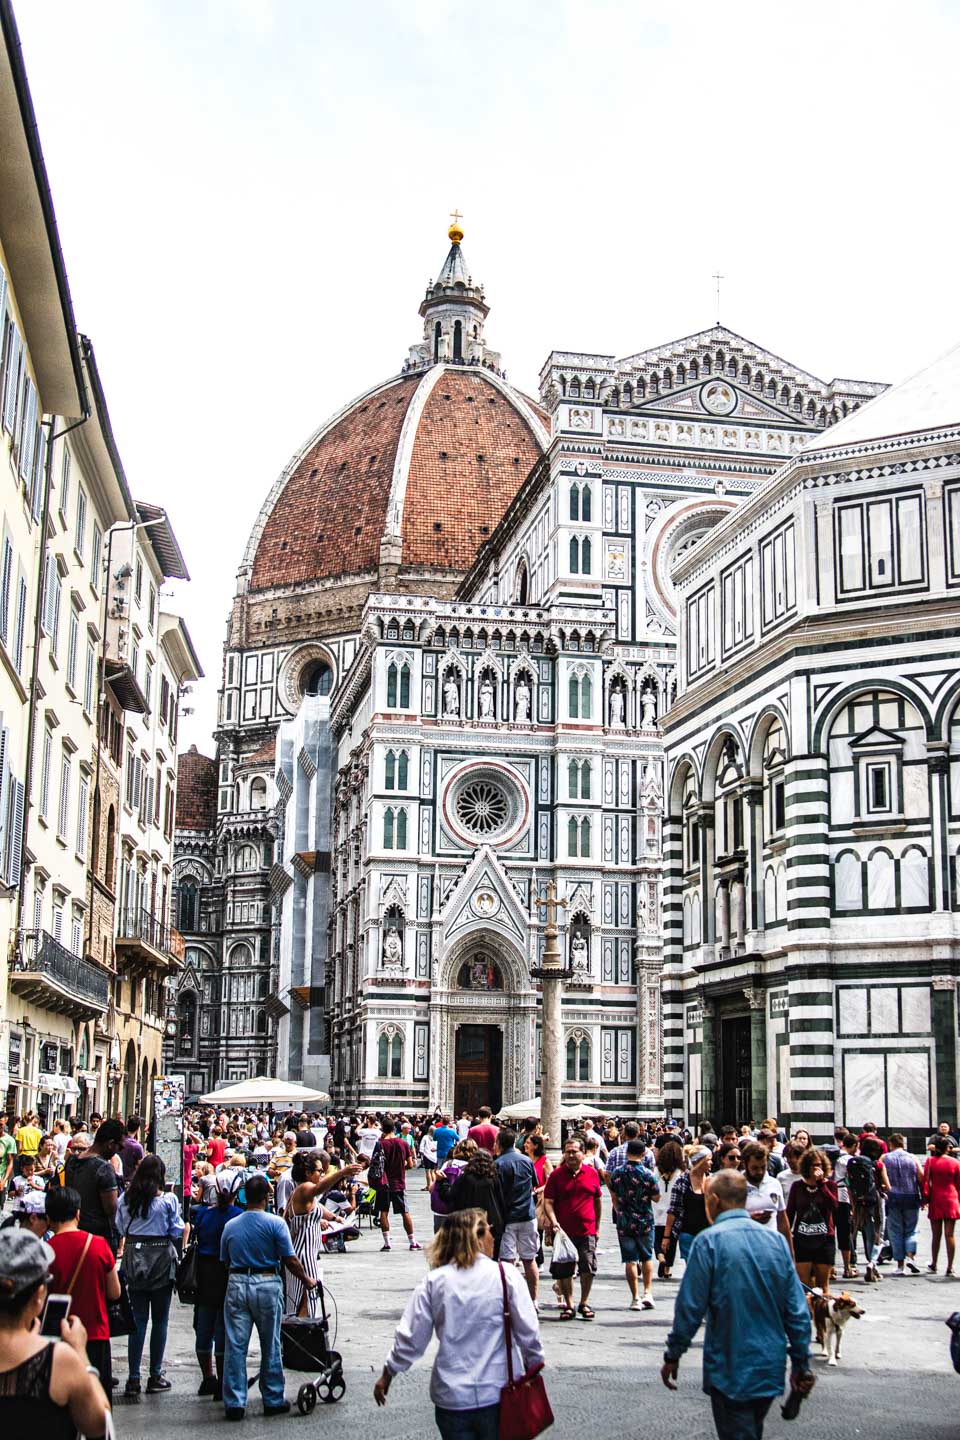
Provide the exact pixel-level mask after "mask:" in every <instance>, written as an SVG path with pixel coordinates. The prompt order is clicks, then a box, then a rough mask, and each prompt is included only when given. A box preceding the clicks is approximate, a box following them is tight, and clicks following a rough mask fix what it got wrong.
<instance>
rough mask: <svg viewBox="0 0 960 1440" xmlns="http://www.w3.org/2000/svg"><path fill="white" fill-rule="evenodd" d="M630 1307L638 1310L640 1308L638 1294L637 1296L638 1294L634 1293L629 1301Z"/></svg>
mask: <svg viewBox="0 0 960 1440" xmlns="http://www.w3.org/2000/svg"><path fill="white" fill-rule="evenodd" d="M630 1309H631V1310H639V1309H640V1296H639V1295H634V1297H633V1299H632V1300H631V1301H630Z"/></svg>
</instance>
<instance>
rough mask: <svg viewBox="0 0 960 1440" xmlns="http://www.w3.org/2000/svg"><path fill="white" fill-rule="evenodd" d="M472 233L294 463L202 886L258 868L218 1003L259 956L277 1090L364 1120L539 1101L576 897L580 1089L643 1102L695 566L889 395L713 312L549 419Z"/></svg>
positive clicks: (278, 504) (227, 692) (605, 376)
mask: <svg viewBox="0 0 960 1440" xmlns="http://www.w3.org/2000/svg"><path fill="white" fill-rule="evenodd" d="M462 239H463V232H462V230H461V229H460V228H459V227H458V226H456V225H455V226H454V227H452V228H451V230H450V233H449V240H450V248H449V252H448V254H447V257H446V260H445V262H444V265H443V267H442V269H441V272H440V276H439V278H438V279H437V280H436V281H431V282H430V284H429V285H428V287H427V290H426V293H425V296H424V298H423V301H422V303H421V305H420V318H421V320H422V338H420V339H418V341H417V343H416V344H414V345H413V346H412V347H411V349H410V351H409V354H408V356H407V358H406V359H405V361H404V363H403V366H402V368H401V370H400V371H399V373H398V374H396V375H394V376H393V377H391V378H390V379H388V380H386V381H384V382H383V383H382V384H380V385H378V386H375V387H373V388H372V389H371V390H369V391H367V392H365V394H364V395H362V396H361V397H360V398H359V399H357V400H355V401H353V402H351V404H349V405H348V406H346V407H345V408H344V409H343V410H341V411H339V412H338V413H337V414H336V415H335V416H334V417H333V418H332V420H330V421H329V422H327V423H326V424H325V425H323V426H321V428H320V429H319V430H318V431H317V432H316V433H315V434H314V435H313V436H312V437H311V438H310V439H309V441H308V442H307V443H306V444H305V445H304V446H303V447H302V448H301V449H300V450H299V451H298V452H297V453H296V454H295V455H294V457H293V459H292V460H291V461H290V463H289V464H288V465H287V466H286V468H285V469H284V471H283V472H282V474H281V475H280V477H279V478H278V480H277V481H276V483H275V484H274V486H273V488H272V490H271V492H270V494H269V495H268V498H267V501H266V503H265V504H264V507H263V509H262V511H261V514H260V516H259V518H258V520H257V523H256V525H255V526H254V529H253V533H252V535H251V537H250V541H249V544H248V547H247V551H246V554H245V556H244V559H243V564H242V566H241V568H240V572H239V576H238V585H237V592H236V596H235V599H234V604H233V609H232V613H231V617H230V623H229V629H228V637H227V645H226V648H225V655H224V670H223V684H222V691H221V697H220V715H219V728H218V732H217V755H216V785H217V795H216V804H217V818H216V825H215V844H214V851H215V859H214V864H213V874H214V877H217V876H220V877H222V876H224V875H226V874H227V873H229V872H230V871H233V870H236V869H237V868H238V867H240V866H251V867H253V870H254V871H255V873H256V875H257V876H258V877H259V879H260V882H261V892H260V893H262V896H263V898H262V900H257V901H254V900H253V899H251V900H250V901H249V902H248V904H247V909H246V910H245V911H244V910H241V909H238V908H237V907H236V906H231V904H230V903H227V904H225V906H224V908H223V914H222V921H221V930H220V932H219V934H218V935H217V936H216V937H214V938H213V940H212V941H211V944H210V945H209V947H208V948H209V950H210V952H211V953H212V954H213V953H215V954H216V957H217V958H216V960H215V962H214V963H216V964H218V965H219V966H220V968H221V971H222V985H221V990H220V993H221V994H223V995H226V994H228V993H229V976H230V972H231V968H232V966H233V959H232V957H233V956H234V955H235V954H236V953H238V952H239V954H240V955H241V956H242V957H243V964H244V966H246V965H247V963H248V957H249V956H251V955H252V956H253V963H254V967H255V968H256V969H257V970H258V973H259V974H262V975H263V976H264V977H265V981H264V983H265V990H266V999H265V1001H264V1010H265V1012H266V1015H267V1017H268V1018H267V1024H268V1027H269V1029H268V1040H269V1044H270V1045H272V1046H273V1047H274V1049H273V1052H272V1053H273V1054H275V1055H276V1057H277V1058H276V1064H277V1066H278V1068H279V1069H280V1071H281V1073H287V1074H289V1075H290V1076H291V1077H292V1078H297V1079H303V1080H305V1081H307V1082H308V1083H313V1084H317V1085H320V1086H322V1088H324V1089H328V1090H330V1091H331V1092H332V1093H333V1095H334V1097H335V1098H336V1100H337V1101H339V1102H342V1103H347V1104H351V1105H355V1104H368V1105H371V1106H374V1105H376V1106H378V1107H383V1106H391V1105H393V1106H398V1105H404V1106H406V1107H417V1108H419V1107H424V1106H426V1105H428V1104H433V1103H437V1104H443V1105H447V1106H456V1107H457V1108H460V1107H463V1106H471V1107H472V1106H476V1105H479V1104H481V1103H483V1102H484V1101H487V1102H489V1103H491V1104H498V1103H500V1102H504V1103H508V1102H511V1101H518V1100H522V1099H525V1098H527V1097H529V1096H531V1095H532V1094H533V1093H534V1092H535V1090H536V1086H537V1081H538V1074H539V1054H538V1051H539V1044H540V1026H539V988H538V982H537V979H536V978H535V974H534V973H533V972H535V971H536V968H537V965H538V960H539V957H540V954H541V951H542V946H543V930H544V923H545V915H544V907H543V905H542V901H543V898H544V892H545V888H546V885H547V882H548V881H550V880H553V881H554V882H555V885H556V889H557V893H558V895H559V897H560V900H561V919H560V925H561V943H562V945H563V948H564V954H565V957H566V967H567V980H566V987H565V994H564V1000H563V1022H564V1049H565V1059H566V1070H565V1074H566V1087H565V1094H566V1096H567V1097H568V1098H584V1099H587V1098H589V1099H590V1100H591V1102H595V1103H596V1104H597V1105H598V1107H600V1108H603V1109H624V1108H631V1109H637V1108H639V1109H641V1110H642V1111H645V1112H648V1113H651V1114H652V1113H655V1112H657V1111H659V1109H660V1108H661V1107H662V1104H663V1057H662V1041H661V1014H660V972H661V967H662V960H663V955H662V939H661V935H662V925H661V903H662V867H663V851H662V815H663V805H664V783H665V781H664V771H663V744H662V734H661V722H662V719H663V716H664V714H665V712H666V710H667V709H668V707H669V706H670V705H671V703H672V701H673V699H674V696H675V693H676V685H677V675H676V643H677V642H676V636H677V624H678V602H677V592H676V589H675V584H674V579H673V570H674V567H675V565H676V564H677V563H678V562H682V561H683V559H684V557H685V556H686V554H687V553H688V552H689V551H690V550H691V549H692V547H693V546H694V545H696V544H697V542H698V541H699V540H700V539H701V538H702V537H703V536H704V535H705V534H706V533H707V532H708V531H709V530H711V529H712V527H713V526H715V525H716V524H718V523H719V522H723V521H724V520H726V518H727V517H728V516H729V515H730V513H731V512H732V511H734V510H735V509H736V507H737V506H738V505H740V504H741V503H743V502H744V501H745V500H748V499H749V498H750V497H751V496H753V495H754V493H755V492H756V491H757V490H758V489H759V488H760V487H761V486H762V485H763V484H764V483H765V482H766V481H768V480H769V479H770V478H771V477H772V476H774V475H775V474H776V473H777V472H778V471H779V470H780V469H781V468H782V467H783V465H784V464H785V463H787V462H789V460H790V457H791V456H794V455H796V454H797V453H798V452H799V451H801V450H802V448H803V447H804V446H805V445H806V444H807V443H808V442H809V441H810V440H811V439H812V438H814V437H816V436H819V435H821V434H822V432H823V431H825V430H826V429H827V428H828V427H829V426H830V425H832V424H833V423H835V422H837V421H838V420H841V419H842V418H843V417H844V416H845V415H848V414H850V413H851V412H852V411H854V410H856V409H857V408H858V407H859V405H860V404H861V403H862V402H863V401H864V400H865V399H868V398H870V397H871V396H872V395H874V394H875V393H876V392H877V391H878V390H879V389H880V388H881V387H879V386H877V385H872V384H869V383H867V382H856V381H836V380H835V381H824V380H821V379H819V378H817V377H816V376H813V375H812V374H810V373H809V372H806V371H804V370H803V369H801V368H799V367H797V366H795V365H791V364H789V363H788V362H786V361H784V360H783V359H781V358H780V357H778V356H777V355H776V354H774V353H773V352H771V351H768V350H766V349H765V348H763V347H762V346H759V345H756V344H754V343H753V342H750V341H748V340H746V339H744V338H743V337H742V336H739V335H737V334H736V333H735V332H733V331H731V330H728V329H726V328H725V327H722V326H719V325H717V326H713V327H711V328H709V329H707V330H704V331H700V332H697V333H695V334H693V335H690V336H686V337H684V338H682V339H680V340H677V341H674V342H671V343H669V344H666V345H663V346H659V347H656V348H653V349H646V350H640V351H637V352H636V353H634V354H631V355H629V356H627V357H625V358H617V357H615V356H612V355H600V354H588V353H583V352H576V351H554V352H552V353H551V354H550V355H549V356H548V359H547V361H546V363H545V365H544V367H543V370H542V372H541V376H540V386H539V395H538V397H537V398H536V399H532V398H530V397H528V396H526V395H524V394H523V393H521V392H520V391H518V390H517V389H516V388H514V387H513V386H512V385H511V384H510V383H509V382H508V381H507V378H506V375H505V373H504V369H503V364H502V361H501V357H500V355H499V354H498V353H497V352H495V351H493V350H492V349H490V348H489V347H488V345H487V342H486V338H485V327H486V320H487V315H488V303H487V300H486V297H485V295H484V291H483V288H482V286H480V285H479V283H477V282H476V281H475V280H474V278H473V276H472V274H471V272H470V270H469V267H468V265H467V262H466V260H465V258H464V253H463V249H462ZM265 820H267V821H268V822H269V829H270V837H269V839H266V838H264V835H265V832H264V829H263V824H264V821H265ZM251 852H253V854H251ZM198 858H199V857H198ZM178 864H179V868H180V871H181V873H182V876H183V878H184V879H185V880H190V879H192V878H194V877H193V876H192V874H191V865H192V864H193V861H192V859H191V856H190V855H189V854H188V853H184V854H183V855H182V856H181V859H180V861H179V862H178ZM254 893H256V887H255V886H253V885H251V896H252V895H253V894H254ZM211 913H213V911H211ZM259 984H260V981H259V980H257V981H256V986H259ZM228 1003H229V1002H227V1001H224V1004H225V1005H227V1004H228ZM227 1023H229V1022H227ZM242 1038H243V1037H242V1036H239V1037H238V1040H239V1039H242ZM232 1044H233V1041H232V1037H231V1039H230V1041H229V1045H228V1043H227V1042H226V1041H224V1046H225V1048H224V1050H223V1051H222V1064H223V1065H224V1066H225V1068H224V1069H223V1070H222V1072H221V1075H220V1078H221V1079H224V1080H225V1079H232V1078H241V1077H242V1075H243V1074H246V1073H247V1069H245V1068H244V1067H245V1066H246V1067H249V1064H250V1060H249V1053H250V1052H249V1047H247V1048H246V1049H244V1048H243V1047H241V1046H239V1045H238V1046H237V1047H235V1049H234V1050H231V1049H230V1048H229V1047H230V1046H232ZM231 1054H233V1055H234V1057H235V1058H233V1059H231V1058H230V1056H231ZM234 1071H235V1072H236V1073H234Z"/></svg>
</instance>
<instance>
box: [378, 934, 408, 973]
mask: <svg viewBox="0 0 960 1440" xmlns="http://www.w3.org/2000/svg"><path fill="white" fill-rule="evenodd" d="M383 965H384V969H388V970H402V969H403V942H402V941H401V939H400V932H399V931H398V930H397V927H396V926H395V925H391V926H390V929H389V930H388V931H387V934H386V937H385V939H384V942H383Z"/></svg>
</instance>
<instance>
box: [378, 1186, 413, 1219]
mask: <svg viewBox="0 0 960 1440" xmlns="http://www.w3.org/2000/svg"><path fill="white" fill-rule="evenodd" d="M377 1210H378V1211H379V1213H380V1214H381V1215H382V1214H383V1213H384V1212H385V1211H386V1210H392V1211H393V1213H394V1215H406V1213H407V1192H406V1190H388V1189H387V1187H386V1185H381V1186H380V1188H379V1189H378V1190H377Z"/></svg>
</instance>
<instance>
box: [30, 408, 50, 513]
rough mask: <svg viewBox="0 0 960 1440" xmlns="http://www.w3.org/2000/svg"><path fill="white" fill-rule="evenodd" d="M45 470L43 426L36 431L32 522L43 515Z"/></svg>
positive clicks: (45, 448)
mask: <svg viewBox="0 0 960 1440" xmlns="http://www.w3.org/2000/svg"><path fill="white" fill-rule="evenodd" d="M46 468H47V432H46V430H45V429H44V427H43V425H40V426H39V427H38V429H37V453H36V459H35V461H34V466H33V478H32V481H31V486H30V505H31V509H32V511H33V518H34V520H39V519H40V516H41V515H42V514H43V487H44V485H45V483H46V479H47V476H46Z"/></svg>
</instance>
